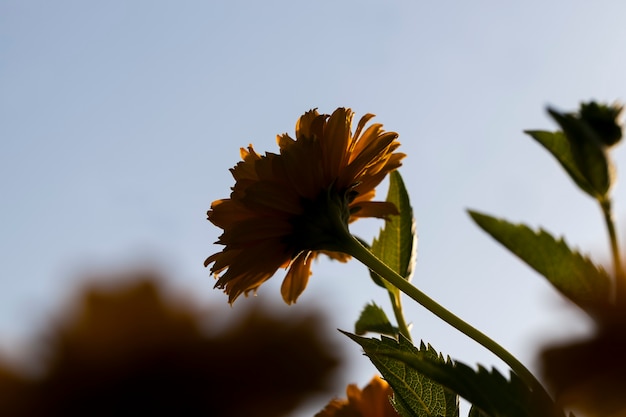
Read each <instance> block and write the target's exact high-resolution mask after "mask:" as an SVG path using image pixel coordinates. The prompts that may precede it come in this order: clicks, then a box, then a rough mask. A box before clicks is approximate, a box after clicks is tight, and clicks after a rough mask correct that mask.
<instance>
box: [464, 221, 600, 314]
mask: <svg viewBox="0 0 626 417" xmlns="http://www.w3.org/2000/svg"><path fill="white" fill-rule="evenodd" d="M469 214H470V216H471V217H472V219H473V220H474V221H475V222H476V224H478V226H480V227H481V228H482V229H483V230H484V231H485V232H487V233H488V234H490V235H491V236H492V237H493V238H494V239H496V240H497V241H498V242H500V243H501V244H502V245H504V246H505V247H506V248H507V249H509V250H510V251H511V252H513V253H514V254H515V255H517V256H518V257H519V258H520V259H522V260H523V261H524V262H526V263H527V264H528V265H529V266H530V267H531V268H533V269H534V270H535V271H537V272H539V273H540V274H541V275H543V276H544V277H546V278H547V279H548V281H550V283H551V284H552V285H554V286H555V287H556V289H557V290H559V291H560V292H561V293H562V294H563V295H565V296H566V297H567V298H569V299H570V300H572V301H573V302H574V303H576V304H577V305H579V306H580V307H581V308H583V309H585V310H586V311H589V310H593V309H594V308H595V307H597V306H600V305H603V304H604V303H607V302H608V300H609V296H610V285H611V283H610V278H609V276H608V274H607V273H606V271H605V270H604V269H603V268H601V267H597V266H596V265H594V264H593V263H592V262H591V261H590V260H589V259H588V258H586V257H584V256H582V255H581V254H580V253H578V252H576V251H572V250H571V249H570V248H569V247H568V246H567V244H566V243H565V242H564V241H563V239H559V240H556V239H555V238H554V237H552V236H551V235H550V234H549V233H547V232H546V231H544V230H539V232H535V231H533V230H531V229H530V228H529V227H527V226H525V225H522V224H512V223H509V222H507V221H506V220H502V219H496V218H495V217H491V216H488V215H485V214H481V213H478V212H476V211H471V210H470V211H469Z"/></svg>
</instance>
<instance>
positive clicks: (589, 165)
mask: <svg viewBox="0 0 626 417" xmlns="http://www.w3.org/2000/svg"><path fill="white" fill-rule="evenodd" d="M548 113H550V115H551V116H552V118H553V119H554V120H555V121H556V122H557V123H558V124H559V125H560V126H561V129H563V133H565V137H566V138H567V140H568V142H569V144H570V149H571V151H572V155H573V157H574V162H575V163H576V166H577V167H578V170H579V171H580V173H581V174H582V175H583V176H584V177H585V179H586V180H587V182H588V183H589V184H590V185H591V187H592V189H593V190H594V192H595V194H596V196H597V197H596V198H598V200H601V199H605V198H606V196H607V195H608V193H609V190H610V188H611V185H612V183H613V179H614V169H613V166H612V164H611V162H610V160H609V158H608V154H607V152H606V146H605V145H604V144H603V143H602V141H601V140H600V138H599V137H598V135H597V134H596V133H595V132H594V131H593V129H592V128H591V127H590V126H589V125H588V124H587V123H586V122H585V121H584V120H581V119H580V118H579V117H578V116H577V115H575V114H567V113H559V112H557V111H554V110H552V109H548Z"/></svg>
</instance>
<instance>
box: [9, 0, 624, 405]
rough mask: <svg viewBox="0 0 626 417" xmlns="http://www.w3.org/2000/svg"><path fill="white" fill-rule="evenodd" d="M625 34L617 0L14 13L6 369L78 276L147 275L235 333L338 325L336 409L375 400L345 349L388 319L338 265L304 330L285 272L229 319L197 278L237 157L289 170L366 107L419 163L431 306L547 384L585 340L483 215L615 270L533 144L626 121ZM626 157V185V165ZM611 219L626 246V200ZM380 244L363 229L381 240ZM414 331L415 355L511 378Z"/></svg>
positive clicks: (440, 335) (417, 323)
mask: <svg viewBox="0 0 626 417" xmlns="http://www.w3.org/2000/svg"><path fill="white" fill-rule="evenodd" d="M625 18H626V3H624V2H623V1H617V0H615V1H604V0H602V1H597V2H588V1H545V0H542V1H538V0H529V1H525V2H496V1H472V2H460V1H457V2H451V1H443V2H420V1H386V2H383V1H372V0H365V1H348V0H345V1H343V0H342V1H316V2H299V1H269V0H268V1H263V2H256V1H228V2H227V1H210V2H209V1H206V2H201V1H180V2H164V1H154V0H151V1H132V2H131V1H123V2H122V1H109V2H100V3H96V2H83V1H55V2H47V1H36V0H19V1H13V0H0V195H1V196H2V200H1V204H2V218H1V220H0V254H1V255H0V256H1V260H2V274H1V276H0V352H2V353H3V354H4V356H8V357H16V358H17V357H18V356H19V353H22V352H24V351H27V350H28V341H29V340H31V339H32V335H33V334H34V333H37V332H38V331H39V330H41V329H42V328H45V326H46V323H48V320H49V319H50V317H51V316H54V314H56V312H57V311H58V310H59V309H60V308H61V307H62V306H63V305H64V303H66V302H67V300H68V297H70V295H71V294H73V292H75V291H76V289H77V288H79V287H77V286H78V285H79V284H80V283H81V280H84V277H85V276H88V275H89V274H92V273H94V271H97V272H107V271H122V270H126V269H127V268H131V267H133V266H144V265H151V266H153V267H154V268H157V269H159V270H161V271H163V273H164V275H166V276H167V278H168V285H170V286H171V287H172V288H175V289H176V290H177V291H179V292H183V293H187V294H190V295H191V296H192V297H193V298H194V300H196V301H197V302H198V304H199V305H210V306H211V308H219V309H221V310H220V311H221V312H222V313H221V314H223V316H224V320H225V321H226V320H228V318H229V317H232V316H236V315H237V313H238V309H239V310H240V311H243V310H245V309H246V308H248V307H249V306H251V305H253V304H255V303H263V304H267V305H271V306H272V308H273V309H275V310H276V312H277V313H278V314H292V313H294V312H298V311H307V310H309V309H310V308H312V307H316V308H322V309H323V310H324V311H325V312H326V313H327V315H328V323H327V324H328V329H329V335H330V336H329V337H330V338H331V339H332V340H333V343H335V342H336V343H337V344H339V345H340V346H342V348H343V349H344V350H345V352H346V355H347V356H348V357H349V358H350V362H349V363H348V364H347V367H346V369H345V371H344V372H342V373H341V375H339V379H340V380H339V381H338V386H339V387H340V388H338V390H337V392H336V393H335V395H337V396H343V395H344V389H345V385H346V384H348V383H357V384H359V385H363V384H365V383H366V382H368V381H369V379H370V378H371V377H372V376H373V375H374V374H375V373H376V370H375V368H374V367H373V366H372V365H371V364H370V363H369V361H368V360H367V358H365V357H363V356H362V355H361V353H360V348H359V347H358V346H357V345H355V344H354V343H352V342H351V341H349V340H348V339H347V338H345V337H344V336H341V335H340V334H339V333H338V332H336V331H335V329H338V328H339V329H344V330H352V328H353V323H354V321H355V320H356V318H357V317H358V314H359V312H360V310H361V309H362V307H363V306H364V305H365V303H367V302H368V301H371V300H374V301H376V302H377V303H378V304H380V305H381V306H383V307H384V308H385V309H387V311H390V309H389V308H388V299H387V296H386V294H385V293H384V291H383V290H381V289H379V288H378V287H376V286H375V285H374V284H373V283H372V282H371V281H370V280H369V278H368V277H367V272H366V270H365V268H364V267H363V266H361V265H359V264H358V263H357V262H356V261H355V262H351V263H349V264H338V263H333V262H331V261H328V260H325V259H322V260H321V261H320V262H318V263H317V264H316V265H315V266H314V271H313V276H312V278H311V280H310V283H309V285H308V287H307V289H306V291H305V292H304V294H303V295H302V296H301V297H300V299H299V300H298V303H297V304H296V305H295V306H291V307H287V306H285V305H284V304H283V303H282V301H281V299H280V295H279V288H280V283H281V281H282V275H283V273H282V272H279V273H278V274H277V276H275V277H274V278H273V279H271V280H270V281H269V282H268V283H266V284H265V285H263V286H262V287H261V289H260V290H259V293H258V296H257V297H254V298H252V297H251V298H247V299H241V300H238V301H237V303H236V304H235V306H234V307H232V308H231V307H228V306H227V303H226V300H227V298H226V295H225V294H223V293H222V292H220V291H219V290H214V289H213V285H214V279H213V278H212V277H210V276H209V274H208V271H207V270H206V269H205V268H204V267H203V261H204V259H205V258H206V257H207V256H208V255H210V254H212V253H214V252H216V251H219V250H221V247H218V246H215V245H213V242H214V241H215V240H216V239H217V237H218V235H219V234H220V230H219V229H217V228H215V227H214V226H212V225H211V224H210V223H209V222H208V221H207V220H206V210H207V209H208V208H209V206H210V204H211V202H212V201H213V200H216V199H219V198H225V197H227V196H228V195H229V192H230V190H229V187H231V186H232V185H233V179H232V177H231V175H230V173H229V171H228V169H229V168H231V167H232V166H233V165H234V164H235V163H237V162H238V161H239V148H240V147H242V146H247V145H248V144H249V143H252V144H254V147H255V149H256V150H258V151H259V152H264V151H270V152H276V151H277V145H276V142H275V137H276V134H279V133H284V132H287V133H293V131H294V126H295V122H296V120H297V118H298V117H299V116H300V115H301V114H302V113H304V112H305V111H307V110H309V109H311V108H318V110H319V111H320V112H322V113H331V112H332V111H333V110H334V109H335V108H337V107H350V108H352V109H353V110H354V111H355V112H356V118H360V116H362V115H363V114H364V113H374V114H376V118H375V119H374V121H375V122H380V123H382V124H383V125H384V127H385V129H386V130H391V131H396V132H398V133H399V135H400V141H401V143H402V146H401V148H400V150H401V151H402V152H404V153H406V154H407V155H408V156H407V157H406V158H405V160H404V165H403V167H402V168H401V170H400V172H401V174H402V175H403V178H404V180H405V183H406V186H407V189H408V191H409V193H410V197H411V203H412V205H413V209H414V214H415V217H416V221H417V231H418V235H419V244H418V263H417V267H416V272H415V277H414V283H415V284H416V285H417V286H419V287H420V288H421V289H422V290H424V291H425V292H426V293H427V294H429V295H430V296H431V297H433V298H434V299H435V300H437V301H439V302H440V303H441V304H443V305H444V306H446V307H448V308H449V309H450V310H451V311H453V312H454V313H456V314H457V315H459V316H461V317H463V318H464V319H466V320H467V321H468V322H469V323H471V324H473V325H474V326H476V327H478V328H479V329H481V330H482V331H484V332H485V333H487V334H489V335H490V336H491V337H492V338H494V339H495V340H497V341H498V342H500V343H501V344H502V345H503V346H504V347H506V348H507V349H509V350H510V351H511V352H512V353H513V354H514V355H516V356H518V357H519V358H520V359H521V360H522V361H523V362H524V363H526V364H527V365H528V366H529V367H530V368H531V369H536V367H535V363H534V358H535V353H536V351H537V348H538V347H539V346H540V345H541V343H543V342H544V341H547V340H553V339H555V338H559V337H563V336H566V335H569V334H573V333H577V334H580V333H581V332H582V331H583V330H584V328H585V325H586V324H587V322H586V319H585V317H584V316H582V314H579V313H578V312H576V311H566V310H563V309H562V308H561V305H562V304H561V300H560V298H559V297H558V296H557V295H556V293H555V291H554V290H553V289H552V288H551V287H550V286H549V285H548V284H547V283H546V282H544V281H543V280H542V278H541V277H540V276H539V275H537V274H536V273H535V272H533V271H532V270H531V269H529V268H528V267H526V266H525V265H524V264H522V263H521V262H520V261H519V260H517V259H516V258H514V257H513V256H512V255H510V254H509V253H507V252H506V251H505V250H504V249H502V248H501V247H500V246H499V245H498V244H497V243H496V242H495V241H493V240H491V239H490V238H489V237H488V236H487V235H486V234H484V233H483V232H482V231H481V230H480V229H479V228H478V227H477V226H476V225H475V224H473V223H472V221H471V219H470V218H469V216H468V215H467V213H466V210H467V209H468V208H471V209H476V210H479V211H483V212H486V213H489V214H493V215H497V216H501V217H505V218H507V219H508V220H511V221H514V222H518V221H523V222H525V223H527V224H528V225H530V226H532V227H539V226H543V227H544V228H546V229H547V230H548V231H550V232H551V233H553V234H555V235H564V236H565V237H566V240H567V241H568V242H569V243H570V244H571V245H572V246H574V247H576V248H580V249H581V250H582V251H583V252H585V253H588V254H590V255H591V256H592V257H593V258H594V259H595V260H597V261H598V262H605V261H606V260H607V259H608V256H607V255H608V252H607V251H608V249H607V248H608V244H607V238H606V233H605V231H604V226H603V223H602V219H601V216H600V211H599V209H598V207H596V205H595V203H594V201H592V200H591V199H590V198H588V197H587V196H586V195H583V194H582V193H581V192H579V191H577V189H576V188H575V186H574V185H573V183H572V182H571V181H570V180H569V178H567V176H566V175H565V174H564V172H562V170H561V168H560V166H559V165H558V164H557V163H556V162H555V161H554V160H553V159H552V157H551V156H550V155H549V154H548V153H547V152H545V151H544V150H543V149H542V148H541V147H540V145H538V144H537V143H535V142H534V141H533V140H532V139H531V138H530V137H529V136H526V135H524V133H523V130H524V129H547V130H553V129H555V128H556V127H555V124H554V123H553V122H552V121H551V120H550V119H549V118H548V117H547V115H546V112H545V109H546V106H547V105H552V106H555V107H556V108H557V109H560V110H575V109H576V108H577V107H578V105H579V103H580V102H581V101H583V100H592V99H595V100H599V101H606V102H613V101H616V100H617V101H623V100H624V98H625V94H626V91H625V88H626V81H625V80H626V78H625V74H626V52H624V51H625V49H624V44H625V41H626V24H625V23H626V22H625ZM614 157H615V160H616V164H617V168H618V172H620V171H622V170H626V168H623V167H626V155H624V151H623V149H622V148H621V147H619V146H618V148H617V149H616V151H615V152H614ZM385 188H386V183H384V184H383V185H382V186H381V188H380V189H379V192H378V196H379V198H380V199H384V197H385V192H386V189H385ZM614 196H615V199H616V205H615V211H616V218H617V221H618V228H619V229H620V231H621V232H623V231H624V230H626V229H624V228H623V227H620V225H621V224H622V223H624V221H626V216H625V214H626V211H625V210H626V209H625V205H624V204H625V203H624V201H626V190H624V186H623V182H621V183H618V185H617V186H616V188H615V190H614ZM381 226H382V224H381V222H379V221H374V220H371V221H370V220H367V221H362V222H359V223H356V224H354V227H353V229H352V230H353V231H354V233H356V234H358V235H359V236H361V237H363V238H365V239H366V240H371V238H372V237H373V236H375V235H376V234H377V231H378V229H379V227H381ZM620 236H621V237H622V240H624V239H623V233H620ZM405 309H406V316H407V318H408V320H410V321H411V322H412V323H413V337H414V339H416V340H420V339H423V340H425V341H426V342H430V343H431V344H432V345H433V346H434V347H435V348H436V349H438V350H439V351H441V352H443V353H444V354H449V355H450V356H451V357H453V358H455V359H460V360H462V361H464V362H466V363H468V364H470V365H475V364H476V363H481V364H483V365H486V366H492V365H493V366H496V367H498V368H499V369H501V370H503V369H506V368H505V367H504V366H503V365H502V364H501V363H500V362H499V361H498V360H497V359H496V358H494V357H493V355H491V354H490V353H489V352H486V351H485V350H484V349H483V348H481V347H480V346H477V345H476V344H475V343H474V342H472V341H469V340H468V339H467V338H466V337H464V336H463V335H460V334H459V333H458V332H456V331H455V330H453V329H450V328H449V327H448V326H447V325H445V324H443V323H441V322H440V321H438V320H437V319H435V318H433V317H432V316H431V315H430V313H428V312H426V311H425V310H424V309H422V308H421V307H419V306H416V305H413V304H412V303H411V302H410V301H408V300H406V301H405ZM328 399H329V397H327V398H323V399H321V400H320V401H319V402H315V403H313V404H310V410H314V411H317V410H319V409H321V407H323V405H324V404H325V403H326V402H327V401H328ZM308 412H309V413H311V411H308ZM302 415H306V412H302Z"/></svg>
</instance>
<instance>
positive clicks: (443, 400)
mask: <svg viewBox="0 0 626 417" xmlns="http://www.w3.org/2000/svg"><path fill="white" fill-rule="evenodd" d="M342 333H344V334H345V335H347V336H348V337H350V338H351V339H352V340H354V341H355V342H357V343H358V344H360V345H361V347H362V348H363V350H364V351H365V354H366V355H367V356H368V357H369V358H370V360H371V361H372V363H373V364H374V366H376V368H377V369H378V371H379V372H380V373H381V374H382V376H383V377H384V378H385V380H386V381H387V382H388V383H389V385H390V386H391V388H392V389H393V392H394V397H393V403H394V406H395V407H396V409H397V410H398V411H399V412H401V413H402V415H403V416H411V417H412V416H416V417H417V416H419V417H426V416H428V417H431V416H441V417H458V415H459V400H458V396H457V395H456V394H455V393H454V392H451V391H450V390H448V389H445V388H444V387H443V386H441V385H440V384H438V383H436V382H434V381H432V380H431V379H430V378H428V377H426V376H424V375H423V374H422V373H420V372H418V371H417V370H415V369H414V368H412V367H408V366H406V364H405V363H403V362H402V361H400V360H397V359H395V358H392V357H390V356H388V355H378V354H377V351H379V350H382V351H389V350H391V351H394V352H403V353H406V354H407V355H409V356H410V355H421V356H425V357H429V358H431V359H432V360H433V361H441V362H445V359H444V358H443V357H442V356H440V355H439V354H438V353H437V352H436V351H435V350H434V349H433V348H432V347H431V346H426V345H424V343H421V346H420V349H417V348H416V347H415V346H413V345H412V344H411V342H409V341H408V340H407V339H406V338H405V337H403V336H401V335H400V337H399V341H396V340H395V339H391V338H388V337H385V336H382V339H381V340H378V339H370V338H365V337H361V336H356V335H353V334H350V333H347V332H342Z"/></svg>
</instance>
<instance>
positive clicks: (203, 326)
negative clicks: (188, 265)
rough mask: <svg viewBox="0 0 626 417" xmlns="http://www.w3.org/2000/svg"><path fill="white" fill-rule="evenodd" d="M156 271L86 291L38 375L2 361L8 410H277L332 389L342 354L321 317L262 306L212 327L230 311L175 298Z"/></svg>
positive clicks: (51, 415) (67, 414)
mask: <svg viewBox="0 0 626 417" xmlns="http://www.w3.org/2000/svg"><path fill="white" fill-rule="evenodd" d="M157 278H158V277H155V276H154V275H153V274H143V275H134V274H130V275H129V276H128V277H127V278H126V279H124V280H123V283H124V284H123V285H121V286H115V287H113V288H109V289H105V288H101V287H94V288H92V289H91V290H89V291H87V292H85V293H84V294H83V295H82V296H81V298H80V299H79V302H78V303H76V304H72V305H71V307H72V308H71V309H70V310H69V311H70V314H69V315H67V316H65V317H64V318H63V319H62V320H61V321H60V322H59V323H58V325H57V326H53V328H52V329H51V332H50V333H49V334H48V335H47V338H46V340H45V341H43V342H40V343H41V345H40V347H41V351H42V353H43V363H42V364H40V366H39V367H40V368H41V369H42V371H41V374H40V375H38V376H36V377H21V376H20V375H19V374H16V373H15V372H13V371H11V370H9V369H7V370H5V371H3V370H2V369H1V368H0V390H1V391H0V415H2V416H11V417H32V416H38V417H56V416H63V417H74V416H90V417H99V416H102V417H104V416H107V417H108V416H119V415H136V416H207V417H208V416H216V417H219V416H228V417H230V416H263V417H277V416H283V415H286V414H288V413H290V412H293V411H294V410H295V409H296V407H298V406H299V405H301V403H302V402H304V401H306V400H308V399H310V397H311V396H314V395H320V394H323V393H325V392H328V391H330V389H331V386H332V383H333V381H332V372H333V371H334V370H335V369H336V367H337V365H338V363H339V358H338V357H337V353H336V351H335V350H334V349H333V347H332V346H331V345H329V344H328V343H326V341H324V340H322V337H321V333H320V332H321V329H320V327H319V325H320V323H321V319H322V317H321V316H320V315H318V314H315V313H310V314H309V315H307V316H303V315H294V316H291V317H288V318H280V319H278V318H274V317H273V316H272V315H270V314H269V313H268V312H267V311H264V310H262V309H259V308H257V309H253V310H251V311H249V312H247V313H245V314H244V317H243V318H242V319H240V320H239V321H236V322H233V325H232V326H230V327H227V328H226V330H223V331H219V332H209V331H208V330H211V328H212V323H215V322H217V321H219V322H220V323H219V324H220V327H223V317H219V316H218V315H216V314H209V315H205V314H203V313H202V311H201V310H198V309H195V308H194V307H193V305H192V304H190V303H186V302H181V301H180V300H177V299H175V298H171V297H167V296H166V295H165V293H164V292H163V291H162V290H161V289H160V287H159V285H158V284H157V283H158V282H159V281H161V280H160V279H157ZM116 280H117V279H116ZM213 319H216V320H213ZM5 394H7V395H10V397H8V398H5V397H4V395H5Z"/></svg>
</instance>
